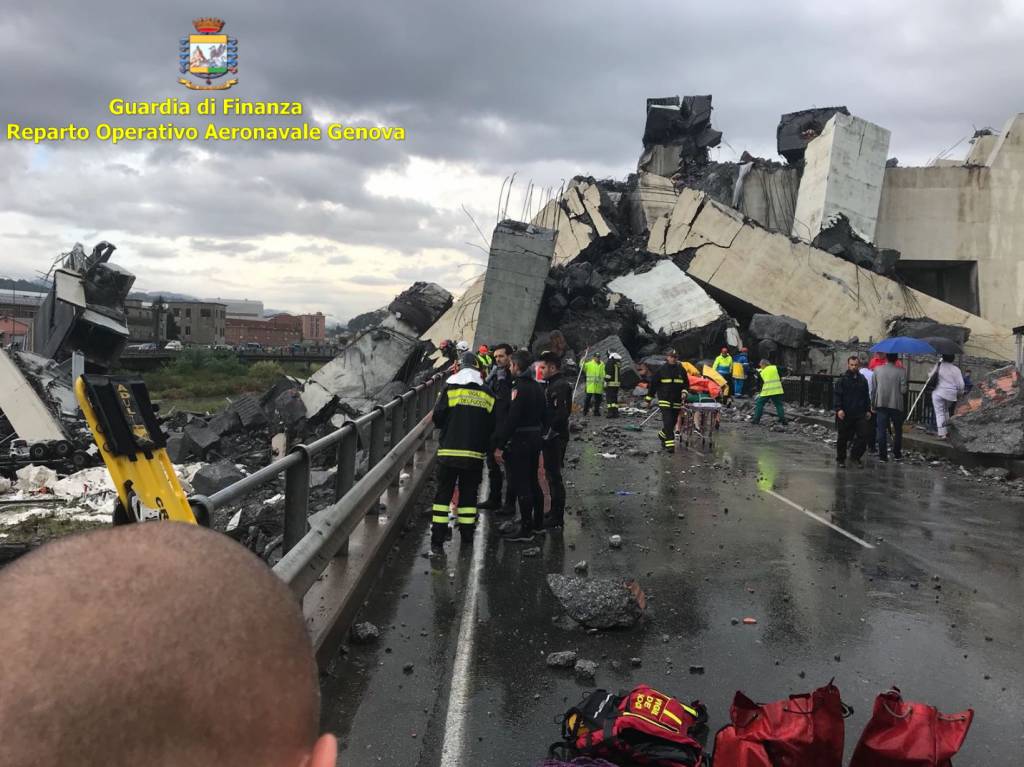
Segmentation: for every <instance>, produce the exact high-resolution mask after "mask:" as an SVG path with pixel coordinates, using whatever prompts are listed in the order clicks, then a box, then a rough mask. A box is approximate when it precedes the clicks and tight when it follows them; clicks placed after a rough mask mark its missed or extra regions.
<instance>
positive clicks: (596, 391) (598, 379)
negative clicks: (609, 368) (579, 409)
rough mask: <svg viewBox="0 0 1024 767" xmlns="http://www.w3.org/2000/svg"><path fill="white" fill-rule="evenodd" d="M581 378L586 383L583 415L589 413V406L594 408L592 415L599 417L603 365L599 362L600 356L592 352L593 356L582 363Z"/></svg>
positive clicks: (602, 389) (602, 385) (602, 392)
mask: <svg viewBox="0 0 1024 767" xmlns="http://www.w3.org/2000/svg"><path fill="white" fill-rule="evenodd" d="M583 377H584V378H585V379H586V381H587V394H586V396H585V397H584V398H583V415H586V414H587V413H588V412H590V406H591V404H593V406H594V415H596V416H599V415H601V398H602V396H604V363H603V362H601V355H600V354H598V353H597V352H594V355H593V356H592V357H591V358H590V359H589V360H587V361H586V362H584V363H583Z"/></svg>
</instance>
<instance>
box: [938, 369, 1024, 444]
mask: <svg viewBox="0 0 1024 767" xmlns="http://www.w3.org/2000/svg"><path fill="white" fill-rule="evenodd" d="M949 438H950V441H952V443H953V445H954V446H955V447H956V448H958V449H960V450H966V451H967V452H969V453H982V454H987V455H1005V456H1014V457H1020V456H1024V387H1022V386H1021V374H1020V371H1019V370H1018V369H1017V367H1016V366H1015V365H1009V366H1007V367H1004V368H1000V369H999V370H994V371H992V372H991V373H989V374H988V375H987V376H985V377H984V378H983V379H981V380H979V381H976V382H975V386H974V389H973V390H972V391H971V392H970V393H969V394H967V395H966V396H965V397H964V398H962V399H961V401H960V402H959V403H958V404H957V407H956V411H955V413H954V415H953V417H952V418H951V419H950V422H949Z"/></svg>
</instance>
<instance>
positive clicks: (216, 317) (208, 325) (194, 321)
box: [167, 301, 227, 345]
mask: <svg viewBox="0 0 1024 767" xmlns="http://www.w3.org/2000/svg"><path fill="white" fill-rule="evenodd" d="M226 308H227V307H226V305H225V304H224V303H216V302H213V301H168V302H167V309H168V311H169V312H170V316H171V317H173V318H174V324H175V325H177V326H178V340H179V341H181V342H182V343H183V344H202V345H215V344H223V343H224V334H225V321H226V319H227V311H226Z"/></svg>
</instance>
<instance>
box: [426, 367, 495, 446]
mask: <svg viewBox="0 0 1024 767" xmlns="http://www.w3.org/2000/svg"><path fill="white" fill-rule="evenodd" d="M494 403H495V398H494V395H493V394H491V391H490V389H488V388H487V387H486V386H484V385H483V384H482V383H480V374H479V373H477V371H475V370H463V371H460V372H459V373H457V374H456V375H454V376H452V377H451V378H449V379H448V382H447V386H446V387H445V390H444V391H443V392H441V396H440V397H439V398H438V400H437V404H436V405H434V413H433V420H434V425H435V426H437V428H439V429H440V430H441V437H440V440H439V442H438V450H437V457H438V459H439V460H441V462H442V463H454V464H463V465H465V464H467V463H468V464H470V465H472V464H473V463H474V462H476V461H482V460H483V459H484V456H485V455H486V454H487V450H488V449H489V448H490V442H491V435H492V433H493V432H494Z"/></svg>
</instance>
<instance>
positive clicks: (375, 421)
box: [366, 405, 387, 471]
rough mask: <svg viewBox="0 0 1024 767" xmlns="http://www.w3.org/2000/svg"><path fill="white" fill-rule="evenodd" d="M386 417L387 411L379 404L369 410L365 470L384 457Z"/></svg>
mask: <svg viewBox="0 0 1024 767" xmlns="http://www.w3.org/2000/svg"><path fill="white" fill-rule="evenodd" d="M385 418H387V411H385V410H384V408H382V407H381V406H379V405H378V406H377V407H375V408H374V409H373V410H372V411H371V420H370V445H369V447H368V448H367V451H366V453H367V464H366V470H367V471H369V470H370V469H372V468H373V467H374V466H376V465H377V464H378V463H380V459H381V458H383V457H384V454H385V452H386V451H385V450H384V426H385V424H384V420H385Z"/></svg>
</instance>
